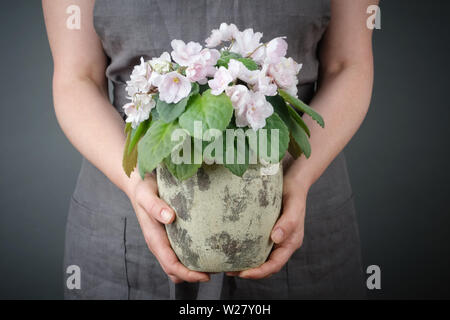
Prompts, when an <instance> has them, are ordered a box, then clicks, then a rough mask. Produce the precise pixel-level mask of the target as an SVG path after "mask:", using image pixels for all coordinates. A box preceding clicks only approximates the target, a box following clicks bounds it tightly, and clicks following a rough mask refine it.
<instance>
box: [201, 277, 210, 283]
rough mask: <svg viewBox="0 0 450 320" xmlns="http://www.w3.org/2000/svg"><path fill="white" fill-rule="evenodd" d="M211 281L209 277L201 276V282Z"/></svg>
mask: <svg viewBox="0 0 450 320" xmlns="http://www.w3.org/2000/svg"><path fill="white" fill-rule="evenodd" d="M208 281H209V278H201V279H200V282H208Z"/></svg>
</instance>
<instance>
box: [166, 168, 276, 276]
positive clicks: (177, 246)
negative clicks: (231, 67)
mask: <svg viewBox="0 0 450 320" xmlns="http://www.w3.org/2000/svg"><path fill="white" fill-rule="evenodd" d="M261 168H262V167H261V166H259V165H253V166H250V167H249V169H248V170H247V171H246V172H245V173H244V175H243V176H242V177H238V176H235V175H233V174H232V173H231V172H230V171H229V170H228V169H227V168H225V167H224V166H223V165H203V166H202V167H201V168H200V169H199V170H198V172H197V174H196V175H194V176H193V177H191V178H189V179H187V180H185V181H181V182H179V181H177V179H176V178H174V177H173V176H172V175H171V173H170V172H169V171H168V170H167V168H166V167H165V166H164V165H160V166H158V168H157V179H158V190H159V195H160V197H161V198H162V199H163V200H165V201H166V202H167V203H168V204H169V205H170V206H171V207H172V208H173V209H174V210H175V212H176V215H177V217H176V219H175V221H174V222H173V223H172V224H170V225H167V226H166V230H167V234H168V238H169V241H170V244H171V246H172V248H173V249H174V251H175V253H176V255H177V256H178V258H179V260H180V261H181V262H182V263H183V264H184V265H185V266H186V267H187V268H189V269H191V270H196V271H204V272H225V271H239V270H245V269H249V268H253V267H257V266H260V265H261V264H262V263H264V262H265V261H266V259H267V257H268V255H269V253H270V251H271V249H272V245H273V243H272V241H271V240H270V233H271V231H272V228H273V226H274V224H275V222H276V220H277V218H278V216H279V214H280V209H281V200H282V188H283V170H282V168H281V165H280V167H279V169H278V170H275V172H273V170H272V172H269V174H267V172H264V168H263V170H261Z"/></svg>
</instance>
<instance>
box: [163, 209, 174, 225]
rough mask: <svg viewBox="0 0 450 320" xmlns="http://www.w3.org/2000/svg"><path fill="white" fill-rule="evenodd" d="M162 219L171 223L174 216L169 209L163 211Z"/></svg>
mask: <svg viewBox="0 0 450 320" xmlns="http://www.w3.org/2000/svg"><path fill="white" fill-rule="evenodd" d="M161 217H162V219H163V220H164V221H165V222H169V221H170V219H172V214H171V213H170V212H169V210H167V209H163V210H162V211H161Z"/></svg>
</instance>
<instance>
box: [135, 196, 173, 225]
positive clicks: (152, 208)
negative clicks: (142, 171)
mask: <svg viewBox="0 0 450 320" xmlns="http://www.w3.org/2000/svg"><path fill="white" fill-rule="evenodd" d="M136 197H137V201H138V204H139V205H140V206H141V207H142V208H143V209H144V210H145V212H147V214H149V215H150V216H152V217H153V218H154V219H156V220H157V221H159V222H161V223H164V224H169V223H172V222H173V220H174V219H175V213H174V211H173V210H172V208H170V207H169V205H167V203H165V202H164V201H163V200H162V199H160V198H159V197H158V196H157V195H156V194H154V193H152V192H150V190H149V192H139V193H138V194H137V195H136Z"/></svg>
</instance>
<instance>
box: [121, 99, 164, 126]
mask: <svg viewBox="0 0 450 320" xmlns="http://www.w3.org/2000/svg"><path fill="white" fill-rule="evenodd" d="M155 105H156V102H155V100H154V99H153V97H152V96H151V95H149V94H143V93H140V94H136V95H134V96H133V98H132V102H129V103H127V104H125V105H124V106H123V107H122V108H123V111H124V112H125V114H126V116H127V119H126V122H127V123H131V127H132V128H133V129H135V128H137V126H138V125H139V124H140V123H141V122H142V121H145V120H147V119H148V118H149V117H150V111H151V109H153V108H154V107H155Z"/></svg>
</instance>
